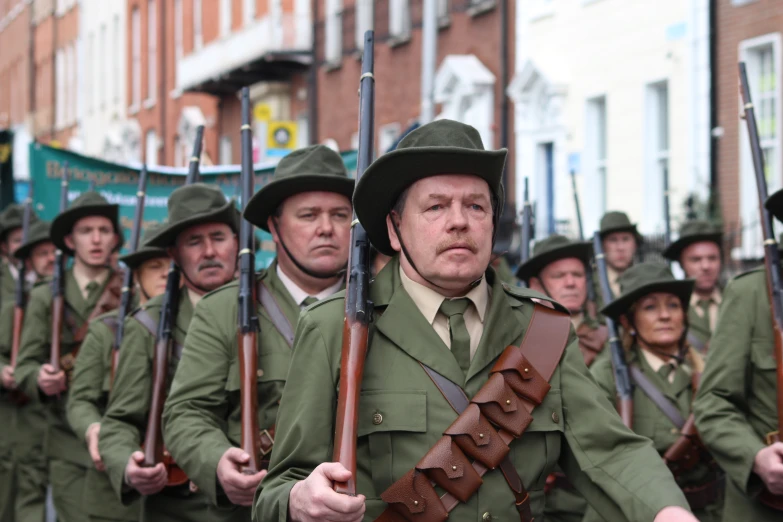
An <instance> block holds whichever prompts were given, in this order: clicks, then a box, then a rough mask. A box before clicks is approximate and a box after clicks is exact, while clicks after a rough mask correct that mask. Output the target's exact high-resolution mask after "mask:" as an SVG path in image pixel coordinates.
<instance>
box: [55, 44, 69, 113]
mask: <svg viewBox="0 0 783 522" xmlns="http://www.w3.org/2000/svg"><path fill="white" fill-rule="evenodd" d="M54 74H55V80H54V81H55V85H56V86H57V93H56V96H55V114H54V121H55V127H57V128H61V127H62V126H63V125H64V124H65V104H66V100H65V53H64V52H63V50H62V49H57V53H56V54H55V56H54Z"/></svg>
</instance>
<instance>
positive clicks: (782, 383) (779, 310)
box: [739, 62, 783, 511]
mask: <svg viewBox="0 0 783 522" xmlns="http://www.w3.org/2000/svg"><path fill="white" fill-rule="evenodd" d="M739 75H740V85H741V90H742V101H743V104H744V109H745V122H746V123H747V124H748V136H749V137H750V148H751V153H752V155H753V170H754V171H755V173H756V185H757V188H758V195H759V213H760V214H761V229H762V232H763V233H764V268H765V269H766V272H767V293H768V294H769V302H770V304H771V306H772V329H773V336H774V339H775V352H774V353H775V360H776V361H777V373H776V375H777V409H778V411H777V413H778V419H777V420H778V426H777V427H778V430H777V431H773V432H771V433H768V434H767V440H766V442H767V444H772V443H774V442H779V441H780V434H781V433H783V303H782V302H781V288H783V287H782V286H781V279H780V252H779V251H778V245H777V242H776V241H775V236H774V233H773V229H772V215H771V214H770V212H769V211H768V210H767V209H766V207H765V206H764V202H765V201H766V200H767V180H766V178H765V177H764V172H765V167H764V153H763V151H762V150H761V142H760V140H759V131H758V127H757V126H756V115H755V112H754V110H753V102H752V101H751V98H750V87H749V85H748V75H747V72H746V71H745V63H744V62H740V64H739ZM759 500H760V501H761V502H762V503H764V504H765V505H767V506H769V507H771V508H773V509H777V510H781V511H783V496H782V495H773V494H772V493H770V492H769V491H768V490H766V489H765V490H764V491H763V492H762V493H761V495H759Z"/></svg>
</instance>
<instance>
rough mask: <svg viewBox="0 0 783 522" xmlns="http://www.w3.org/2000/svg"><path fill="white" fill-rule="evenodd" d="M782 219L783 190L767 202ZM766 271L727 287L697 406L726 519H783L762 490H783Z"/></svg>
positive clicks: (778, 492) (745, 276) (748, 274)
mask: <svg viewBox="0 0 783 522" xmlns="http://www.w3.org/2000/svg"><path fill="white" fill-rule="evenodd" d="M766 205H767V208H768V209H769V210H770V212H772V213H773V214H774V215H775V217H776V218H777V219H778V220H780V219H781V218H783V191H778V192H776V193H775V194H773V195H772V196H770V198H769V199H768V200H767V203H766ZM766 277H767V276H766V273H765V270H764V268H763V267H762V268H757V269H755V270H751V271H750V272H746V273H744V274H741V275H739V276H737V277H735V278H734V279H733V280H732V281H730V282H729V284H728V285H727V286H726V289H725V290H724V292H723V303H722V304H721V306H720V312H719V313H718V323H717V325H716V327H715V331H713V333H712V337H711V339H710V351H709V358H708V360H707V367H706V369H705V371H704V374H703V375H702V378H701V387H700V389H699V392H698V394H697V395H696V401H695V403H694V406H693V410H694V413H695V414H696V427H697V428H698V429H699V433H700V434H701V438H702V440H703V441H704V443H705V444H706V445H707V447H708V448H709V450H710V452H711V453H712V454H713V455H714V456H715V459H716V460H717V461H718V464H720V466H721V467H722V468H723V470H724V471H725V472H726V477H727V479H728V480H727V481H726V482H727V483H726V506H725V508H724V515H723V519H724V520H753V522H767V521H770V522H771V521H773V520H775V521H777V520H780V518H781V512H780V511H776V510H774V509H771V508H769V507H767V506H765V505H764V504H762V502H761V501H760V500H759V497H758V494H759V493H760V492H761V490H762V489H763V488H765V487H766V488H767V489H768V490H769V491H771V492H772V493H774V494H776V495H783V443H782V442H776V443H774V444H771V445H767V443H766V441H767V438H768V437H769V438H772V437H773V436H774V435H777V436H778V437H779V433H778V422H779V421H778V417H777V406H776V404H777V396H776V393H777V391H778V390H777V380H776V373H775V372H776V368H777V364H776V361H775V355H774V352H773V349H774V347H775V341H774V334H773V330H772V316H771V314H772V306H771V304H770V301H769V296H768V294H767V283H766Z"/></svg>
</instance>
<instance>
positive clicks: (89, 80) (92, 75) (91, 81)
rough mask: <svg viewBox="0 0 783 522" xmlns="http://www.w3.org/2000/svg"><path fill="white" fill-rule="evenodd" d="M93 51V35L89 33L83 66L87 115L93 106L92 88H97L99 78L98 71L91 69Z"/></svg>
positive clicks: (90, 112)
mask: <svg viewBox="0 0 783 522" xmlns="http://www.w3.org/2000/svg"><path fill="white" fill-rule="evenodd" d="M93 49H95V34H94V33H90V35H89V36H88V37H87V62H86V63H85V64H84V69H85V81H84V97H85V98H86V99H87V114H92V110H93V108H94V106H95V96H93V86H95V88H97V85H98V81H99V80H98V78H100V71H97V70H95V69H94V68H93V56H94V55H93ZM99 52H100V51H99Z"/></svg>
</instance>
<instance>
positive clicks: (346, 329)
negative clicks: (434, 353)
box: [333, 31, 375, 496]
mask: <svg viewBox="0 0 783 522" xmlns="http://www.w3.org/2000/svg"><path fill="white" fill-rule="evenodd" d="M374 46H375V34H374V32H373V31H367V32H366V33H364V55H363V57H362V76H361V78H360V79H359V156H358V158H357V165H356V181H357V182H358V181H359V179H361V177H362V175H363V174H364V171H365V170H367V167H369V166H370V162H371V161H372V151H373V141H374V140H373V127H374V123H375V122H374V120H375V115H374V113H375V78H374V76H373V69H374ZM354 223H355V225H354V226H353V228H352V229H351V243H350V245H351V249H350V251H349V253H348V281H347V282H346V288H345V322H344V323H343V346H342V356H341V361H340V390H339V393H338V396H337V415H336V417H335V434H334V455H333V460H334V461H335V462H339V463H340V464H342V465H343V466H344V467H345V468H346V469H347V470H349V471H350V472H351V478H350V479H349V480H348V481H347V482H335V484H334V490H335V491H337V492H338V493H344V494H347V495H352V496H355V495H356V439H357V429H358V425H359V390H360V389H361V386H362V375H363V373H364V359H365V357H366V355H367V342H368V331H369V325H370V320H371V317H372V302H371V301H370V300H369V296H368V294H369V290H370V241H369V239H367V232H366V231H365V230H364V227H363V226H362V224H361V223H359V222H358V221H357V220H356V214H355V213H354Z"/></svg>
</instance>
